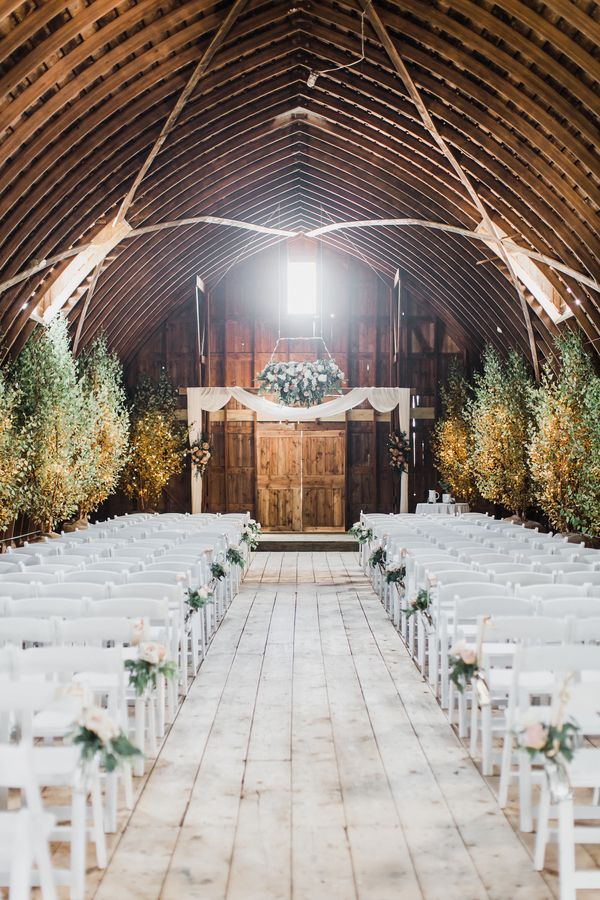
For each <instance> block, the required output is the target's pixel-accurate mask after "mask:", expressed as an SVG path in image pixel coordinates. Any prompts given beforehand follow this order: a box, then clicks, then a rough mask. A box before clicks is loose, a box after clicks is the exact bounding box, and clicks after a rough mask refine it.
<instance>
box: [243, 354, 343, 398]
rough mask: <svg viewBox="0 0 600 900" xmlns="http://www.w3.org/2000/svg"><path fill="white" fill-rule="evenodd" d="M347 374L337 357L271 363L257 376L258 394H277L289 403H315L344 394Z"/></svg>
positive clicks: (277, 396)
mask: <svg viewBox="0 0 600 900" xmlns="http://www.w3.org/2000/svg"><path fill="white" fill-rule="evenodd" d="M344 378H345V376H344V373H343V372H342V370H341V369H340V367H339V366H338V365H337V363H336V362H335V360H333V359H331V358H329V359H317V360H316V361H315V362H308V361H304V362H293V361H289V362H269V363H268V364H267V365H266V366H265V368H264V369H263V370H262V372H261V373H260V374H259V375H258V376H257V382H258V393H259V394H273V395H274V396H275V397H276V398H277V402H278V403H281V404H283V405H285V406H315V405H316V404H317V403H321V402H322V401H323V400H324V398H325V397H327V396H328V395H329V394H340V393H341V391H342V384H343V382H344Z"/></svg>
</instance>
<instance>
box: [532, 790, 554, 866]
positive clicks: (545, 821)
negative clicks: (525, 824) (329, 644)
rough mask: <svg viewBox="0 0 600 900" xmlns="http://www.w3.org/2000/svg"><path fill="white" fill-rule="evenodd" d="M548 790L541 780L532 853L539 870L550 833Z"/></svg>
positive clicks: (542, 864) (534, 864) (542, 863)
mask: <svg viewBox="0 0 600 900" xmlns="http://www.w3.org/2000/svg"><path fill="white" fill-rule="evenodd" d="M549 819H550V791H549V790H548V785H547V783H546V780H545V779H544V781H543V782H542V787H541V794H540V805H539V808H538V821H537V834H536V836H535V850H534V854H533V866H534V868H535V869H536V870H537V871H538V872H541V871H542V869H543V868H544V860H545V857H546V844H547V843H548V838H549V835H550V827H549Z"/></svg>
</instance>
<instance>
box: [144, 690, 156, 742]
mask: <svg viewBox="0 0 600 900" xmlns="http://www.w3.org/2000/svg"><path fill="white" fill-rule="evenodd" d="M147 708H148V716H147V726H146V730H147V732H148V754H149V755H150V756H152V757H156V756H157V755H158V748H157V746H156V700H155V698H154V697H153V696H152V695H151V696H149V697H148V707H147Z"/></svg>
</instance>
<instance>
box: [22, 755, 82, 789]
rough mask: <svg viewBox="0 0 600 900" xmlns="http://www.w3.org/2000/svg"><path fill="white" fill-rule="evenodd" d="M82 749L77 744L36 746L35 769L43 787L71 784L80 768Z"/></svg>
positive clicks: (33, 757)
mask: <svg viewBox="0 0 600 900" xmlns="http://www.w3.org/2000/svg"><path fill="white" fill-rule="evenodd" d="M80 757H81V751H80V749H79V747H76V746H64V747H44V746H35V747H34V748H33V752H32V760H33V770H34V772H35V776H36V778H37V780H38V781H39V783H40V784H41V785H42V786H43V787H47V786H48V785H51V784H52V785H63V784H65V783H68V784H70V783H71V781H72V780H73V776H74V774H75V773H76V772H77V770H78V768H79V763H80Z"/></svg>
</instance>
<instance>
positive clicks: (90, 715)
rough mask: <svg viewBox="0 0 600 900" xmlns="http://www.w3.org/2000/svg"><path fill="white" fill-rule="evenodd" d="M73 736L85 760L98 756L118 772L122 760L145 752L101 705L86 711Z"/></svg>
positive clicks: (78, 721) (90, 707)
mask: <svg viewBox="0 0 600 900" xmlns="http://www.w3.org/2000/svg"><path fill="white" fill-rule="evenodd" d="M72 740H73V743H74V744H76V745H77V746H78V747H79V748H80V750H81V760H82V762H83V763H89V762H91V761H92V760H93V759H95V758H96V756H98V758H99V760H100V763H101V765H103V766H104V768H105V769H106V771H107V772H114V771H115V769H116V768H118V766H120V765H121V764H122V763H124V762H127V761H128V760H130V759H131V758H132V757H134V756H141V755H142V753H141V750H139V749H138V748H137V747H136V746H135V745H134V744H132V743H131V741H130V740H129V738H128V737H127V735H126V734H125V733H124V731H123V730H122V729H121V727H120V726H119V725H117V723H116V722H115V721H114V720H113V719H111V717H110V716H109V715H108V713H107V711H106V710H105V709H103V708H102V707H101V706H89V707H87V708H86V709H84V710H83V711H82V713H81V716H80V717H79V719H78V720H77V725H76V728H75V731H74V732H73V734H72Z"/></svg>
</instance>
